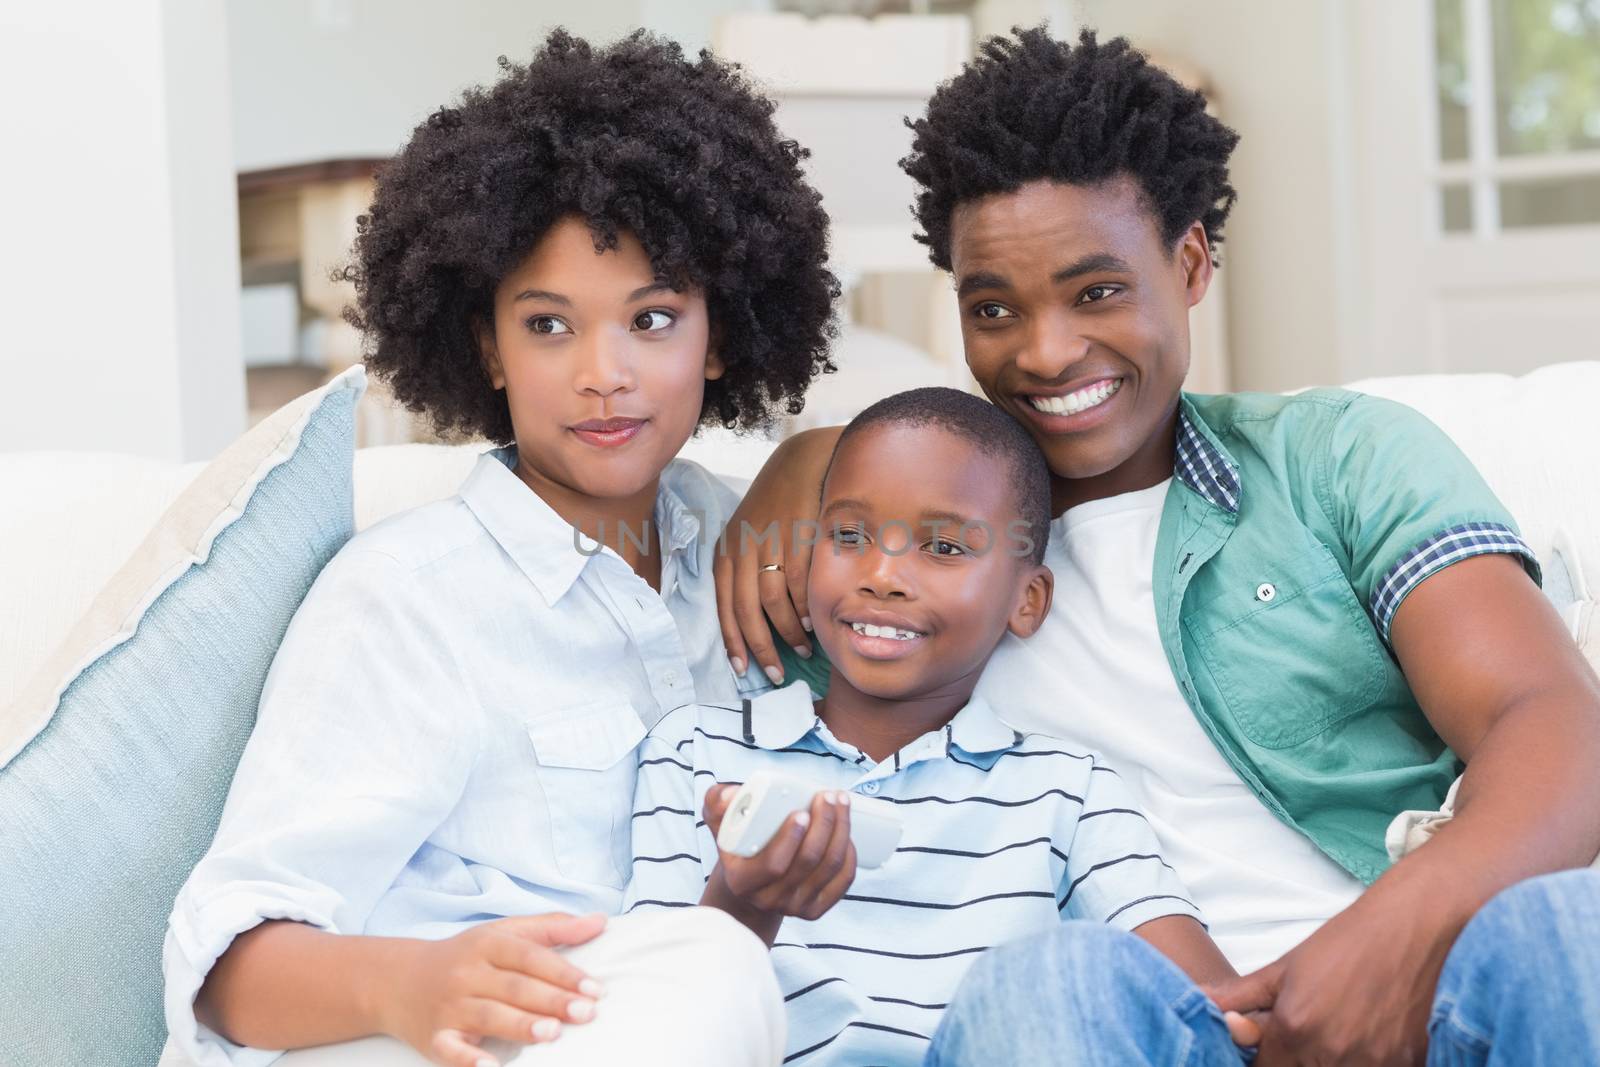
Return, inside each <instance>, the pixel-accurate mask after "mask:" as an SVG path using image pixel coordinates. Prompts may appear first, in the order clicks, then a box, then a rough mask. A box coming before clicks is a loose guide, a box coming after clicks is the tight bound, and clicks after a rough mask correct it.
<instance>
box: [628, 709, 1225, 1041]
mask: <svg viewBox="0 0 1600 1067" xmlns="http://www.w3.org/2000/svg"><path fill="white" fill-rule="evenodd" d="M758 771H772V772H777V773H781V774H786V775H791V776H794V777H799V778H804V779H807V780H809V781H814V782H816V784H817V788H818V789H830V790H843V791H847V792H850V793H852V794H856V795H859V796H866V797H877V798H880V799H883V800H887V801H889V802H891V803H893V804H894V805H895V806H896V808H897V809H898V811H899V813H900V815H901V817H902V818H903V819H904V831H903V833H902V835H901V838H900V845H899V848H898V849H897V850H896V852H895V854H894V855H893V856H891V857H890V858H889V860H888V861H887V862H886V863H884V864H883V865H882V866H881V867H878V868H877V869H875V870H863V871H859V872H858V873H857V874H856V879H855V882H854V884H853V885H851V887H850V890H849V893H848V894H847V895H846V896H845V898H844V899H843V900H842V901H840V902H839V904H837V905H836V906H835V907H834V908H833V909H832V910H831V911H829V912H828V913H827V914H826V915H824V916H823V917H822V918H820V919H818V920H816V921H814V922H807V921H804V920H801V919H794V918H789V919H786V920H784V923H783V925H782V927H781V928H780V929H779V931H778V936H777V941H776V943H775V944H774V945H773V949H772V961H773V966H774V967H775V969H776V970H777V973H778V978H779V981H780V983H781V985H782V987H783V991H784V995H785V999H786V1000H787V1005H788V1012H789V1040H788V1047H787V1050H786V1058H785V1061H784V1062H785V1063H795V1064H807V1065H816V1064H852V1065H859V1064H891V1065H892V1064H919V1063H921V1062H922V1057H923V1054H924V1052H925V1051H926V1049H927V1046H928V1040H929V1038H930V1037H931V1036H932V1034H933V1032H934V1030H935V1028H936V1027H937V1026H938V1024H939V1017H940V1013H941V1012H942V1011H943V1009H944V1007H945V1005H946V1004H947V1003H948V1002H949V1000H950V997H951V995H952V994H953V993H954V992H955V989H956V986H957V984H958V983H959V982H960V980H961V977H962V975H963V974H964V973H965V972H966V969H967V968H968V967H969V966H970V965H971V964H972V962H973V960H974V959H975V958H976V957H977V955H978V954H979V953H981V952H982V951H984V950H985V949H987V948H990V947H991V946H994V945H998V944H1001V943H1003V942H1006V941H1010V940H1013V939H1015V938H1018V937H1023V936H1026V935H1028V934H1030V933H1037V932H1039V931H1043V930H1048V929H1050V928H1051V927H1053V926H1054V925H1055V924H1057V923H1059V922H1061V921H1062V920H1065V919H1085V920H1089V921H1093V922H1104V923H1110V924H1112V925H1114V926H1118V927H1121V928H1122V929H1125V930H1132V929H1133V928H1134V927H1136V926H1139V925H1140V924H1142V923H1146V922H1149V921H1150V920H1151V919H1156V918H1160V917H1161V916H1164V915H1189V916H1192V917H1194V918H1196V919H1198V918H1199V912H1198V910H1197V909H1196V908H1195V906H1194V905H1193V904H1192V903H1190V901H1189V900H1188V891H1187V890H1186V889H1185V888H1184V886H1183V884H1182V882H1180V881H1179V879H1178V877H1177V875H1176V874H1174V873H1173V871H1172V869H1171V868H1170V867H1169V866H1167V864H1166V862H1165V861H1164V860H1162V858H1161V856H1160V854H1159V850H1158V848H1157V845H1156V839H1155V835H1154V834H1153V833H1152V831H1151V829H1150V826H1149V825H1148V824H1147V823H1146V822H1145V819H1144V816H1143V815H1141V814H1140V813H1139V811H1138V810H1137V809H1136V808H1135V807H1134V805H1133V803H1132V802H1131V801H1130V799H1129V794H1128V792H1127V789H1126V787H1125V786H1124V785H1123V783H1122V781H1121V779H1120V778H1118V776H1117V774H1116V773H1115V772H1114V771H1112V770H1111V769H1110V768H1109V767H1106V766H1105V765H1104V764H1102V763H1101V762H1100V761H1099V760H1098V759H1097V758H1096V757H1095V756H1094V755H1092V754H1090V753H1088V752H1084V751H1081V750H1077V749H1075V748H1074V747H1073V746H1072V745H1069V744H1065V743H1063V742H1060V741H1057V740H1055V739H1052V738H1048V737H1044V736H1042V735H1038V734H1020V733H1018V732H1016V731H1015V730H1013V729H1012V728H1011V727H1009V726H1006V725H1005V724H1004V723H1002V722H1001V721H1000V719H999V718H998V717H997V716H996V714H995V713H994V711H992V710H991V709H990V707H989V705H988V704H986V703H985V702H984V701H983V700H981V699H974V700H973V701H972V702H971V703H969V704H967V705H966V707H964V708H963V709H962V710H961V711H960V712H959V713H958V714H957V715H956V717H955V718H954V719H953V720H951V722H950V723H949V724H948V725H946V726H945V727H943V728H942V729H940V730H936V731H933V732H931V733H927V734H924V735H923V736H921V737H919V738H917V739H916V740H915V741H912V742H911V743H910V744H908V745H906V746H905V747H904V748H903V749H901V750H900V751H899V752H896V753H894V754H893V755H892V756H890V757H888V758H887V759H885V760H883V761H881V762H874V761H873V760H872V758H871V757H869V756H867V755H866V754H864V753H863V752H861V751H860V750H858V749H857V748H856V747H855V746H853V745H850V744H847V743H846V742H843V741H841V740H839V739H838V738H836V737H834V736H833V734H832V733H831V732H830V731H829V730H828V728H827V727H826V726H825V725H824V724H823V723H822V721H821V720H820V719H819V718H817V715H816V712H815V710H814V709H813V706H812V702H811V692H810V690H809V689H808V688H807V687H806V685H805V683H803V682H795V683H793V684H791V685H788V686H786V687H784V688H782V689H776V690H772V691H770V692H767V693H763V694H762V695H760V696H758V697H756V698H755V699H754V700H753V701H751V707H750V709H749V713H748V714H745V711H744V709H743V708H733V707H718V706H711V705H703V704H691V705H687V706H685V707H682V708H679V709H678V710H676V711H674V712H672V713H671V714H669V715H667V716H666V717H665V718H663V719H662V720H661V721H660V722H659V723H658V724H657V725H656V727H655V729H654V730H652V731H651V733H650V735H649V736H648V737H647V738H646V739H645V741H644V743H643V744H642V745H641V746H640V749H639V780H638V791H637V793H636V795H635V796H636V799H635V803H634V811H633V854H634V862H633V877H632V880H631V882H630V885H629V888H628V892H627V903H626V905H625V907H626V908H627V909H628V910H632V909H634V908H648V907H683V906H685V905H688V904H693V903H696V902H698V901H699V899H700V896H701V892H702V890H703V889H704V886H705V882H706V879H707V877H709V875H710V873H711V870H712V868H713V867H715V865H716V863H717V849H716V843H715V841H714V840H713V839H712V836H711V833H710V831H709V830H708V829H707V828H706V826H705V824H704V822H702V821H701V819H700V814H699V813H700V811H701V810H702V805H703V804H704V801H705V796H706V792H707V791H708V790H709V789H710V788H711V787H712V786H713V785H716V784H719V783H725V782H742V781H745V780H746V779H748V778H749V777H750V776H751V775H753V774H755V773H756V772H758Z"/></svg>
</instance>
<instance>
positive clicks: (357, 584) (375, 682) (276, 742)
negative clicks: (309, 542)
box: [163, 549, 481, 1067]
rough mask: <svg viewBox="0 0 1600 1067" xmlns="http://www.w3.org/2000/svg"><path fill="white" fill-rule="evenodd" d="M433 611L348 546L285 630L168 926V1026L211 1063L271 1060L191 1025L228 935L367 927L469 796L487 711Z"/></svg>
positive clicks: (381, 560) (406, 583)
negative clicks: (223, 797)
mask: <svg viewBox="0 0 1600 1067" xmlns="http://www.w3.org/2000/svg"><path fill="white" fill-rule="evenodd" d="M428 607H429V605H428V598H427V597H425V596H423V595H422V594H421V593H420V592H419V590H418V588H417V583H416V579H415V575H414V574H413V573H412V572H410V571H409V570H408V569H407V568H406V567H404V566H402V565H401V564H400V563H398V562H396V561H395V560H393V559H391V558H390V557H388V556H386V555H383V554H380V553H377V552H373V551H370V550H357V551H352V550H350V549H347V550H346V551H345V552H343V553H341V554H340V555H339V556H337V557H336V558H335V559H334V560H333V562H331V563H330V564H329V565H328V567H327V568H326V569H325V570H324V571H323V573H322V574H321V575H320V576H319V577H318V579H317V581H316V583H315V584H314V586H313V587H312V590H311V592H310V593H309V594H308V596H307V597H306V600H305V601H304V603H303V604H302V605H301V607H300V610H299V611H298V612H297V613H296V615H295V617H294V619H293V621H292V622H291V623H290V625H289V629H288V631H287V633H286V634H285V637H284V640H283V643H282V645H281V647H280V648H279V651H278V654H277V657H276V658H275V659H274V661H273V665H272V669H271V671H270V673H269V675H268V677H267V682H266V686H265V688H264V689H263V691H262V695H261V704H260V710H259V713H258V717H257V721H256V726H255V730H254V732H253V733H252V735H251V737H250V740H249V742H248V744H247V745H246V747H245V750H244V753H243V756H242V758H241V760H240V763H239V768H238V771H237V773H236V775H235V777H234V780H233V785H232V788H231V790H230V792H229V794H228V800H227V803H226V805H225V807H224V809H223V814H222V821H221V824H220V826H219V828H218V830H217V835H216V838H215V840H214V841H213V843H212V845H211V849H210V850H209V851H208V852H207V853H206V855H205V857H204V858H203V859H202V860H201V861H200V863H199V864H198V865H197V866H196V867H195V869H194V871H193V872H192V873H191V875H190V877H189V880H188V881H187V883H185V885H184V887H183V889H182V890H181V891H180V893H179V894H178V898H177V901H176V903H175V905H174V908H173V912H172V916H171V919H170V921H169V925H168V931H167V938H166V944H165V947H164V953H163V955H164V967H165V972H166V1016H167V1027H168V1030H169V1031H170V1034H171V1037H172V1039H173V1041H174V1042H175V1043H176V1044H177V1046H178V1047H179V1048H180V1049H181V1050H182V1051H183V1052H184V1053H185V1054H186V1055H187V1056H188V1057H189V1058H190V1059H191V1060H193V1061H194V1062H195V1063H196V1064H200V1065H202V1067H210V1065H214V1064H215V1065H224V1064H233V1065H236V1067H254V1065H258V1064H264V1063H266V1062H269V1061H270V1060H271V1059H272V1058H274V1057H275V1056H276V1055H277V1053H276V1052H271V1051H261V1050H254V1049H246V1048H241V1047H240V1046H237V1045H234V1044H233V1043H231V1042H228V1041H226V1040H225V1039H223V1038H222V1037H221V1036H220V1035H217V1034H215V1033H214V1032H212V1031H210V1030H209V1029H207V1028H206V1027H204V1026H202V1025H201V1024H200V1023H199V1022H198V1021H197V1020H196V1018H195V1015H194V999H195V995H196V994H197V993H198V991H199V990H200V987H201V985H202V984H203V983H204V981H205V978H206V975H207V974H208V973H209V972H210V970H211V967H212V966H213V964H215V963H216V961H217V959H218V958H219V957H220V956H221V955H222V954H223V953H224V952H225V951H226V950H227V948H228V946H229V945H230V944H231V943H232V941H233V939H234V938H235V937H237V936H238V935H239V934H241V933H243V932H244V931H246V930H249V929H251V928H252V927H254V926H257V925H258V924H260V923H261V922H264V921H267V920H271V919H288V920H294V921H297V922H304V923H308V924H310V925H313V926H316V927H319V928H321V929H324V930H328V931H332V932H336V933H350V934H358V933H361V932H362V931H363V929H364V927H365V924H366V921H367V919H368V917H369V916H370V915H371V913H372V911H373V908H374V907H375V905H376V904H377V901H378V899H379V898H380V897H381V896H382V895H383V894H384V893H385V892H386V891H387V890H388V889H389V887H390V886H391V885H392V884H393V883H394V881H395V878H396V877H397V875H398V874H399V873H400V872H401V870H402V869H403V868H404V867H405V866H406V864H407V862H408V861H409V860H410V859H411V858H412V856H413V855H414V854H415V853H416V852H417V850H418V848H419V847H420V846H421V845H422V844H423V843H424V842H425V841H426V840H427V839H428V837H429V835H430V834H431V833H432V832H433V831H434V830H435V829H436V828H437V827H438V826H439V824H440V823H441V822H443V821H444V819H445V818H446V817H447V816H448V815H449V814H450V812H451V810H452V809H453V808H454V807H455V805H456V803H457V802H458V800H459V799H460V797H461V794H462V791H463V790H464V788H465V786H466V782H467V779H468V776H469V775H470V773H471V770H472V767H473V764H474V762H475V761H476V758H477V751H478V746H479V738H480V736H481V729H480V723H481V715H480V712H479V710H478V707H477V704H476V701H475V699H474V697H473V694H472V690H471V688H470V686H469V684H468V682H467V680H466V679H464V678H463V677H462V672H461V671H460V670H459V669H458V667H457V662H458V661H457V658H456V656H455V655H454V653H453V651H452V649H451V647H450V636H449V635H448V634H446V633H444V632H442V631H441V629H440V627H439V626H437V625H436V624H435V623H433V622H431V621H430V612H429V610H428Z"/></svg>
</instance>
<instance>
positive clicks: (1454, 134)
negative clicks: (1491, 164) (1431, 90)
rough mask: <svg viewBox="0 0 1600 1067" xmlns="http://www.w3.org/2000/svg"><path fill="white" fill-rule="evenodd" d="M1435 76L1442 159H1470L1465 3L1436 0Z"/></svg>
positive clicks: (1455, 0) (1434, 6)
mask: <svg viewBox="0 0 1600 1067" xmlns="http://www.w3.org/2000/svg"><path fill="white" fill-rule="evenodd" d="M1433 51H1434V74H1435V82H1436V84H1437V91H1438V94H1439V158H1440V159H1466V158H1467V99H1468V96H1469V83H1468V81H1467V45H1466V32H1465V29H1464V27H1463V26H1462V21H1461V0H1433Z"/></svg>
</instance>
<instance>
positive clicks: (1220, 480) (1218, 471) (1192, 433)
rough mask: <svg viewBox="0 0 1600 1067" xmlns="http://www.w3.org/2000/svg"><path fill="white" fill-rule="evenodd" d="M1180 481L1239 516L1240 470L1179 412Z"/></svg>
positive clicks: (1216, 504) (1187, 415) (1177, 470)
mask: <svg viewBox="0 0 1600 1067" xmlns="http://www.w3.org/2000/svg"><path fill="white" fill-rule="evenodd" d="M1173 473H1175V474H1176V475H1177V476H1178V480H1179V481H1181V482H1182V483H1183V484H1184V485H1187V486H1188V487H1189V488H1190V489H1193V490H1194V491H1195V492H1197V493H1199V494H1200V495H1201V496H1203V497H1205V498H1206V499H1207V500H1209V501H1210V502H1211V503H1212V504H1213V505H1215V506H1216V507H1219V508H1221V509H1222V510H1224V511H1227V512H1231V513H1232V514H1235V515H1237V514H1238V513H1239V469H1238V467H1236V466H1234V464H1233V462H1232V461H1231V460H1229V459H1228V457H1227V456H1225V455H1223V454H1222V452H1221V451H1220V450H1219V449H1218V448H1217V447H1216V446H1215V445H1213V444H1212V443H1211V442H1210V441H1209V440H1208V439H1207V438H1206V436H1205V435H1204V434H1202V433H1201V432H1200V431H1199V429H1197V428H1196V427H1195V424H1194V421H1193V420H1192V419H1190V417H1189V413H1188V412H1187V411H1184V410H1182V409H1180V410H1179V412H1178V448H1177V462H1176V464H1175V466H1174V471H1173Z"/></svg>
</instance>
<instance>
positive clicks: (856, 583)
mask: <svg viewBox="0 0 1600 1067" xmlns="http://www.w3.org/2000/svg"><path fill="white" fill-rule="evenodd" d="M820 522H821V526H822V530H821V535H820V541H819V543H818V545H817V547H816V552H815V554H814V556H813V558H812V562H811V573H810V584H809V586H808V590H809V596H810V605H811V616H812V618H813V620H815V622H816V636H817V639H818V640H819V641H821V642H822V647H823V649H824V650H825V651H826V652H827V654H828V658H829V659H830V660H832V661H833V666H834V669H835V670H836V671H838V672H839V673H840V674H842V675H843V676H844V678H845V680H846V681H848V682H849V684H850V685H852V686H853V687H854V688H855V689H857V690H858V691H860V692H862V693H866V694H868V695H870V696H874V697H878V698H880V699H896V700H906V699H912V698H925V697H937V696H940V695H943V694H945V693H947V692H948V693H952V694H957V695H962V694H964V693H965V692H970V690H971V686H972V685H973V683H975V682H976V680H977V677H978V674H979V673H980V672H981V671H982V669H983V665H984V663H985V662H987V661H988V659H989V655H990V654H991V653H992V652H993V651H994V648H995V645H997V644H998V643H999V641H1000V638H1001V637H1002V636H1003V635H1004V633H1005V631H1006V630H1007V629H1010V630H1011V631H1013V632H1015V633H1017V634H1018V635H1020V636H1024V637H1026V636H1029V635H1031V634H1032V633H1033V631H1034V630H1036V629H1037V628H1038V625H1039V623H1040V622H1042V621H1043V620H1044V616H1045V614H1046V613H1047V612H1048V611H1049V608H1050V590H1051V581H1052V580H1051V576H1050V571H1049V569H1048V568H1045V567H1043V566H1040V565H1038V564H1035V563H1033V562H1032V561H1031V557H1029V556H1028V555H1027V554H1026V552H1025V550H1024V547H1025V546H1023V545H1022V544H1021V543H1020V541H1021V538H1022V537H1023V536H1024V535H1025V530H1024V528H1023V527H1022V526H1021V525H1020V523H1019V522H1018V517H1017V504H1016V490H1015V489H1014V488H1013V486H1012V479H1011V473H1010V470H1009V469H1008V466H1007V464H1006V463H1005V461H1003V460H1001V459H999V458H997V457H995V456H991V455H988V454H986V453H984V452H981V451H979V450H977V449H974V448H973V447H972V445H971V444H970V443H969V442H967V441H965V440H963V439H961V438H960V437H957V436H956V435H954V434H952V433H950V432H948V431H946V430H943V429H939V428H937V427H930V426H907V425H903V424H898V423H888V424H879V425H876V426H872V427H869V428H867V429H865V430H862V431H861V432H859V433H856V434H853V435H851V437H850V438H849V439H848V440H846V441H845V442H844V443H843V445H842V446H841V447H840V448H839V450H838V452H837V454H836V455H835V456H834V458H833V465H832V466H831V467H830V468H829V470H828V476H827V479H826V481H825V482H824V484H823V493H822V511H821V514H820ZM1014 523H1016V524H1017V525H1013V524H1014ZM963 524H965V527H964V528H963ZM866 627H874V628H880V627H887V628H891V629H892V630H893V631H898V633H895V634H892V635H891V636H874V635H873V634H870V633H866V632H863V631H864V630H865V628H866ZM878 632H880V633H881V632H882V631H878Z"/></svg>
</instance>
